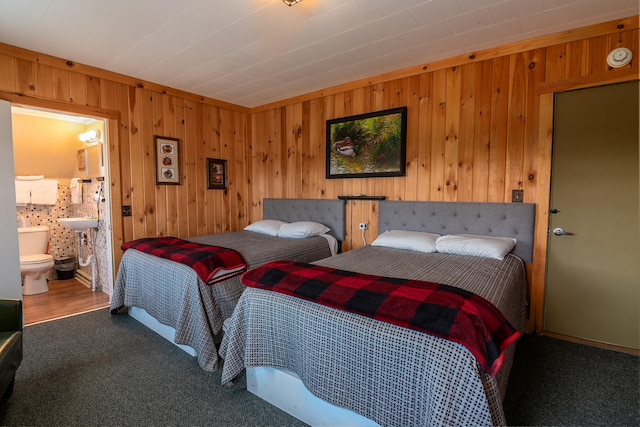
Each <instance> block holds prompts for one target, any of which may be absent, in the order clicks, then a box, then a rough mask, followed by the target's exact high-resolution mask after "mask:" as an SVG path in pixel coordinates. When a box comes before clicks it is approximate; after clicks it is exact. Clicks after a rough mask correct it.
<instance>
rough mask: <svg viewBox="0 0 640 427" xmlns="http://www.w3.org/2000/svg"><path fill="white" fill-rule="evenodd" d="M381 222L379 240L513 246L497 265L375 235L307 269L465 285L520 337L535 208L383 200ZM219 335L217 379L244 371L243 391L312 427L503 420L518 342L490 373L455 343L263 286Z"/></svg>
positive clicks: (247, 295)
mask: <svg viewBox="0 0 640 427" xmlns="http://www.w3.org/2000/svg"><path fill="white" fill-rule="evenodd" d="M379 215H380V216H379V221H380V222H379V231H380V233H381V234H380V237H382V236H383V235H384V234H385V232H386V231H389V230H408V231H411V232H420V233H433V234H437V235H442V236H447V237H449V236H452V235H453V236H454V237H457V236H460V235H463V236H466V235H472V236H489V237H491V236H500V238H501V239H503V240H504V238H512V239H515V247H513V248H512V249H511V250H510V252H508V253H506V254H503V259H498V258H495V257H486V256H484V255H485V254H482V255H483V256H478V254H477V253H475V252H474V251H471V252H469V251H467V250H466V249H468V247H467V246H464V245H463V249H464V250H462V251H461V252H456V250H453V251H448V250H447V249H446V248H447V246H446V245H445V244H444V243H446V238H445V239H443V246H442V248H444V249H442V251H443V252H444V253H443V252H438V251H436V252H431V253H425V252H419V251H416V250H406V249H399V248H398V247H402V246H403V245H402V244H400V245H399V246H398V245H396V243H397V241H396V242H395V243H394V244H392V245H387V244H386V243H384V240H385V239H381V240H380V241H381V242H383V244H377V243H376V242H374V244H372V245H370V246H365V247H363V248H361V249H357V250H353V251H349V252H346V253H343V254H340V255H338V256H335V257H332V258H328V259H325V260H320V261H317V262H314V263H313V265H318V266H321V267H327V268H331V269H337V270H339V271H341V272H343V271H351V272H359V273H365V274H368V275H377V276H382V277H392V278H404V279H413V280H419V281H428V282H433V283H439V284H445V285H449V286H452V287H455V288H460V289H463V290H465V291H469V292H471V293H473V294H475V295H479V296H480V297H482V298H484V299H486V300H487V301H489V302H490V303H491V304H492V305H493V306H495V307H496V308H497V309H498V310H499V311H500V313H501V314H502V315H503V316H504V318H505V319H506V320H507V321H508V322H509V324H510V325H512V327H513V328H514V330H515V331H520V332H521V331H522V330H523V329H524V325H525V319H526V312H527V299H526V289H527V287H526V272H525V267H524V263H525V262H531V259H532V253H533V234H534V217H535V206H534V205H532V204H521V203H518V204H501V203H500V204H499V203H446V202H435V203H432V202H393V201H381V202H380V213H379ZM380 237H379V238H380ZM376 240H378V239H376ZM387 240H388V239H387ZM414 243H415V242H413V241H412V242H410V243H409V244H408V245H405V246H407V247H411V246H412V245H414ZM416 245H418V244H416ZM247 274H249V273H247ZM245 279H246V278H245ZM224 329H225V336H224V338H223V341H222V345H221V348H220V355H221V357H222V358H224V366H223V372H222V383H223V384H233V381H234V380H235V378H237V376H238V375H240V374H241V373H242V371H243V370H244V369H246V375H247V388H248V390H249V391H251V392H252V393H254V394H256V395H258V396H259V397H261V398H262V399H264V400H266V401H268V402H270V403H272V404H274V405H275V406H278V407H280V408H281V409H283V410H285V411H287V412H289V413H290V414H292V415H293V416H295V417H297V418H299V419H301V420H302V421H305V422H307V423H308V424H312V425H384V426H406V425H415V426H417V425H424V426H428V425H429V426H430V425H504V424H506V421H505V419H504V412H503V409H502V401H503V399H504V395H505V391H506V386H507V382H508V377H509V371H510V369H511V364H512V361H513V354H514V352H515V345H509V346H508V347H507V348H506V350H505V351H504V353H502V355H501V356H500V361H501V362H502V364H501V365H500V368H499V370H497V373H496V372H492V373H489V372H487V371H486V370H484V369H483V368H481V367H480V364H479V362H478V359H477V358H476V357H475V356H474V354H472V352H470V351H469V350H468V348H467V347H465V346H463V345H461V344H460V343H458V342H453V341H449V340H447V339H444V338H441V337H438V336H434V335H431V334H428V333H425V332H422V331H418V330H414V329H408V328H405V327H401V326H397V325H396V324H392V323H387V322H385V321H380V320H377V319H374V318H372V317H369V316H366V315H362V314H358V313H353V312H349V311H345V310H341V309H337V308H334V307H329V306H327V305H322V304H319V303H317V302H314V301H310V300H307V299H303V298H299V297H297V296H292V295H287V294H283V293H280V292H274V291H272V290H268V289H261V288H259V287H247V289H246V290H245V292H244V293H243V295H242V297H241V298H240V300H239V301H238V304H237V305H236V308H235V311H234V313H233V315H232V316H231V318H229V319H228V320H227V321H226V322H225V326H224ZM516 333H517V332H516Z"/></svg>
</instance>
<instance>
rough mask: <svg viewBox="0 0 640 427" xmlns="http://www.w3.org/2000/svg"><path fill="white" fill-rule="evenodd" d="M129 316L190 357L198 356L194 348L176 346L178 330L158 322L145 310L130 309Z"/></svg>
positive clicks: (181, 345) (138, 308)
mask: <svg viewBox="0 0 640 427" xmlns="http://www.w3.org/2000/svg"><path fill="white" fill-rule="evenodd" d="M129 316H131V317H133V318H134V319H136V320H137V321H138V322H140V323H142V324H143V325H145V326H146V327H147V328H149V329H151V330H152V331H154V332H155V333H157V334H158V335H160V336H161V337H163V338H165V339H167V340H168V341H169V342H170V343H171V344H173V345H175V346H177V347H178V348H180V349H181V350H183V351H185V352H186V353H187V354H189V355H190V356H193V357H195V356H196V351H195V349H194V348H193V347H189V346H188V345H183V344H176V342H175V337H176V330H175V329H174V328H172V327H171V326H167V325H165V324H163V323H160V322H158V320H156V318H155V317H153V316H151V315H150V314H149V313H147V311H146V310H145V309H144V308H140V307H130V308H129Z"/></svg>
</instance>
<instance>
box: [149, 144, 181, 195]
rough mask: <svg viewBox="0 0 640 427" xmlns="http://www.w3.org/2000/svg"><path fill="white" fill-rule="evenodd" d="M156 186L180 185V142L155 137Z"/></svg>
mask: <svg viewBox="0 0 640 427" xmlns="http://www.w3.org/2000/svg"><path fill="white" fill-rule="evenodd" d="M154 140H155V146H156V184H180V144H179V142H180V140H179V139H176V138H167V137H165V136H154Z"/></svg>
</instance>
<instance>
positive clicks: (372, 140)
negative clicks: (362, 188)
mask: <svg viewBox="0 0 640 427" xmlns="http://www.w3.org/2000/svg"><path fill="white" fill-rule="evenodd" d="M326 140H327V141H326V144H327V156H326V157H327V169H326V170H327V175H326V177H327V178H368V177H385V176H405V175H406V157H407V107H400V108H392V109H389V110H383V111H377V112H374V113H367V114H360V115H357V116H350V117H344V118H339V119H332V120H327V129H326Z"/></svg>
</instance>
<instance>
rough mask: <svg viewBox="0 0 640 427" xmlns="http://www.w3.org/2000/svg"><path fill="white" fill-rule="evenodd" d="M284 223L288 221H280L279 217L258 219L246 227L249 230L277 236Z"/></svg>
mask: <svg viewBox="0 0 640 427" xmlns="http://www.w3.org/2000/svg"><path fill="white" fill-rule="evenodd" d="M284 224H287V222H286V221H280V220H278V219H263V220H260V221H256V222H254V223H253V224H249V225H247V226H246V227H245V228H244V229H245V230H247V231H254V232H256V233H260V234H266V235H269V236H277V235H278V230H279V229H280V227H282V226H283V225H284Z"/></svg>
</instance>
